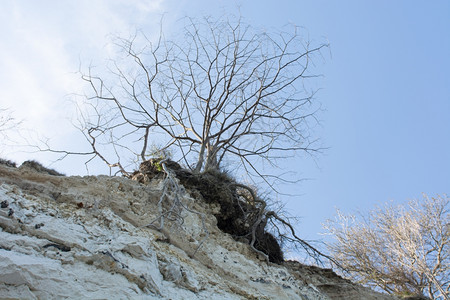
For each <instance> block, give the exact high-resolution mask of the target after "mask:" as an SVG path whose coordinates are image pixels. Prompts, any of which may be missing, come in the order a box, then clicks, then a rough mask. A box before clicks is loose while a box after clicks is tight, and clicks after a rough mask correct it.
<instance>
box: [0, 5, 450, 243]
mask: <svg viewBox="0 0 450 300" xmlns="http://www.w3.org/2000/svg"><path fill="white" fill-rule="evenodd" d="M239 11H240V14H241V15H242V16H243V17H244V18H245V20H246V22H248V23H250V24H252V25H254V26H257V27H266V28H268V29H270V28H281V26H283V25H286V24H288V23H295V24H296V25H299V26H303V27H304V28H305V29H306V30H307V32H308V33H309V37H306V38H307V39H308V38H309V39H310V40H313V41H317V42H319V43H320V42H329V43H330V45H331V46H330V51H326V52H324V53H323V54H324V55H323V58H322V59H320V60H318V61H316V70H317V72H318V73H320V74H323V77H322V78H320V80H319V81H317V86H318V87H320V88H321V90H320V91H319V93H318V94H317V100H318V101H320V102H321V103H322V106H323V108H324V109H325V111H324V112H322V113H320V114H319V118H320V119H321V127H320V128H317V129H316V130H317V131H316V134H317V136H319V137H320V138H321V139H322V144H323V145H325V146H327V147H329V149H328V150H326V151H325V152H324V154H323V155H320V156H318V157H317V158H316V160H315V161H312V160H311V159H308V158H307V157H305V158H299V159H296V160H294V161H291V162H290V165H294V166H295V168H296V169H297V170H299V171H300V176H301V177H303V178H309V179H310V180H307V181H303V182H302V183H300V184H296V185H295V186H291V187H289V188H287V191H288V192H289V193H294V194H298V195H299V196H297V197H291V198H287V199H283V198H282V199H281V200H282V201H285V202H287V206H286V208H287V209H288V210H289V212H290V213H291V214H292V215H297V216H299V217H301V223H300V224H299V225H298V227H297V229H298V230H299V232H300V236H302V237H305V238H307V239H320V238H321V237H320V236H319V235H317V233H318V232H321V231H322V229H321V223H322V222H324V221H325V220H326V219H327V218H332V217H333V215H334V212H335V208H340V209H341V210H343V211H344V212H354V211H355V210H356V209H360V210H362V211H367V210H368V209H371V208H373V207H374V205H376V204H380V203H383V202H386V201H390V200H393V201H395V202H398V203H402V202H405V201H407V200H408V199H412V198H419V197H421V193H427V194H429V195H435V194H450V191H449V189H450V75H449V74H448V72H449V70H450V1H446V0H445V1H438V0H435V1H415V0H413V1H411V0H408V1H406V0H398V1H387V0H378V1H359V0H358V1H356V0H355V1H347V0H340V1H331V0H330V1H321V0H311V1H302V0H295V1H294V0H290V1H288V0H277V1H264V0H258V1H253V0H251V1H222V0H219V1H203V0H201V1H196V0H190V1H187V0H178V1H175V0H157V1H152V0H147V1H145V0H97V1H92V0H77V1H66V0H59V1H47V0H40V1H32V0H28V1H27V0H23V1H13V0H2V1H1V2H0V38H1V42H0V108H1V107H9V108H11V109H12V111H14V114H15V116H16V117H17V118H18V119H23V120H24V123H23V126H24V127H26V128H32V129H33V130H35V131H36V132H38V133H41V134H42V133H45V135H46V136H48V137H50V138H52V142H53V143H54V145H56V146H67V145H73V144H74V143H81V141H80V139H78V138H76V137H75V136H76V135H77V131H76V130H75V129H74V128H72V125H71V124H70V121H69V119H70V117H71V116H73V114H74V111H73V109H72V108H71V106H70V103H69V102H68V98H70V97H68V95H70V94H71V93H77V92H79V91H80V89H81V81H80V79H79V77H78V76H77V75H76V74H74V72H75V71H77V70H78V66H79V63H80V62H81V63H82V64H89V63H91V62H92V63H93V64H102V63H104V60H105V59H107V58H108V57H110V56H111V55H113V53H112V50H111V47H110V46H109V45H108V41H109V38H108V35H109V34H111V33H112V34H119V35H128V34H129V33H130V32H133V31H134V29H135V28H141V29H144V30H147V31H148V32H151V31H152V30H155V28H156V27H155V26H156V25H157V22H158V21H159V19H160V16H161V15H162V14H163V13H164V14H165V17H164V19H165V27H166V30H168V31H170V30H171V28H173V27H175V26H173V27H172V25H173V24H176V22H177V20H179V19H180V18H181V17H183V16H186V15H188V16H202V15H205V14H206V15H213V16H217V15H220V14H224V13H234V14H238V13H239ZM0 151H1V154H2V156H4V157H6V158H8V159H11V160H16V161H17V162H21V161H23V160H24V159H27V158H30V157H31V158H35V159H37V160H39V161H41V162H43V163H44V164H50V161H51V157H49V156H48V155H43V154H39V153H38V154H29V153H21V152H18V149H17V148H15V149H11V148H8V147H2V148H1V149H0ZM81 159H82V158H79V159H70V160H67V161H66V162H61V163H57V164H55V165H53V166H52V167H54V168H56V169H58V170H59V171H61V172H65V173H67V174H83V172H84V166H83V164H82V160H81Z"/></svg>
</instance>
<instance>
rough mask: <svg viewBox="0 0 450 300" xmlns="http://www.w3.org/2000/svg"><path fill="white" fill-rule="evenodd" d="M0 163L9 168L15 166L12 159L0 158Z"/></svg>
mask: <svg viewBox="0 0 450 300" xmlns="http://www.w3.org/2000/svg"><path fill="white" fill-rule="evenodd" d="M0 164H1V165H5V166H7V167H10V168H17V165H16V163H15V162H13V161H10V160H8V159H3V158H0Z"/></svg>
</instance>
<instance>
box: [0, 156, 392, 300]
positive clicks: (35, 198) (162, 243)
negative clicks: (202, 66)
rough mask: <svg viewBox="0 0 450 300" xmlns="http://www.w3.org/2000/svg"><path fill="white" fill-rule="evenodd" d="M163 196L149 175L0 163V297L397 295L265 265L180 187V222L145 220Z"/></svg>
mask: <svg viewBox="0 0 450 300" xmlns="http://www.w3.org/2000/svg"><path fill="white" fill-rule="evenodd" d="M162 193H163V185H162V181H161V180H157V179H155V180H152V181H151V182H149V183H147V184H141V183H138V182H137V181H133V180H130V179H127V178H121V177H109V176H86V177H77V176H72V177H65V176H58V174H56V175H51V174H48V173H46V172H42V171H39V170H35V169H33V168H27V167H21V168H15V167H13V166H7V165H2V164H0V203H1V208H0V298H2V299H3V298H19V299H56V298H58V299H59V298H69V299H81V298H85V299H92V298H96V299H99V298H102V299H104V298H107V299H113V298H114V299H128V298H132V299H396V298H394V297H391V296H388V295H384V294H380V293H376V292H374V291H372V290H370V289H368V288H365V287H362V286H359V285H356V284H353V283H351V282H350V281H348V280H345V279H343V278H341V277H339V276H337V275H336V274H335V273H334V272H332V271H331V270H328V269H320V268H317V267H312V266H305V265H302V264H300V263H298V262H284V263H282V264H281V265H279V264H273V263H268V262H266V261H265V260H264V259H263V258H262V257H258V254H257V253H255V252H254V251H252V249H251V248H250V246H249V245H248V244H245V243H240V242H237V241H235V240H234V239H233V238H232V237H231V236H230V235H228V234H225V233H223V232H222V231H220V230H219V229H218V228H217V220H216V218H215V217H214V213H217V210H218V207H217V206H214V205H211V204H207V203H205V201H200V200H199V199H195V198H193V197H191V196H190V194H189V193H188V192H186V191H183V196H182V198H181V202H182V204H183V205H184V206H185V207H186V208H188V209H184V210H180V211H179V212H180V213H181V214H183V215H182V218H181V219H180V218H170V216H167V217H166V218H165V224H164V227H163V228H162V229H161V230H158V228H155V226H149V224H153V223H154V221H155V219H157V218H158V217H160V206H158V202H159V200H160V199H161V195H162ZM172 212H176V210H172ZM172 219H173V221H171V220H172ZM179 220H182V222H179Z"/></svg>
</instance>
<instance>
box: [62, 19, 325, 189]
mask: <svg viewBox="0 0 450 300" xmlns="http://www.w3.org/2000/svg"><path fill="white" fill-rule="evenodd" d="M115 45H117V46H119V48H120V49H121V51H122V52H121V53H122V54H124V56H123V57H122V58H118V59H115V60H114V61H112V62H111V66H110V67H109V71H110V72H109V73H108V74H105V75H104V76H97V75H95V74H94V71H95V70H94V68H91V67H90V68H89V70H88V71H87V72H84V73H82V78H83V79H84V80H85V81H86V82H87V83H88V84H89V86H90V90H91V92H90V93H89V94H88V95H87V96H86V104H87V106H85V107H90V110H83V109H82V110H81V111H82V114H81V115H80V118H81V122H80V124H81V127H80V129H81V130H82V131H83V133H84V135H85V137H86V139H87V140H88V141H89V143H90V145H91V146H92V151H88V152H84V153H78V154H87V155H92V157H96V156H99V157H100V158H101V159H103V160H104V161H105V162H106V163H107V164H108V165H109V166H111V167H119V168H120V170H121V171H122V172H125V169H126V168H125V166H124V160H125V159H124V158H125V157H128V160H129V161H130V160H133V159H135V160H140V161H144V160H146V159H148V156H149V151H148V150H149V147H150V146H151V144H152V143H153V144H155V143H156V144H158V145H160V147H161V149H162V150H163V151H164V150H165V149H168V148H172V149H173V148H175V149H177V153H176V154H177V155H178V156H176V157H175V158H176V159H178V160H184V163H185V164H186V165H187V166H189V167H190V168H191V169H192V170H193V171H195V172H202V171H205V170H208V169H219V167H220V166H221V164H222V163H223V161H224V160H228V161H236V159H237V161H239V162H240V165H241V166H243V167H244V168H245V171H246V172H247V173H251V174H253V175H256V176H261V177H262V178H264V180H266V182H268V181H267V179H268V178H269V177H270V176H271V175H270V174H265V173H264V172H263V171H262V169H261V168H260V163H261V162H265V163H268V164H269V165H270V166H271V169H273V167H274V166H276V160H277V159H280V158H287V157H291V156H292V155H295V154H297V153H299V152H307V153H313V152H315V151H318V150H319V148H318V147H317V145H316V144H315V140H313V139H312V138H311V137H310V136H309V133H310V128H309V127H308V124H309V121H313V120H314V121H315V112H316V111H317V110H318V109H319V106H318V105H317V104H316V103H315V102H314V101H312V100H313V97H314V93H315V92H314V91H308V90H307V89H306V88H305V86H304V83H305V80H307V79H309V78H312V77H316V76H315V75H313V74H311V73H310V71H309V69H310V66H311V57H312V56H313V55H317V54H319V53H320V50H321V49H322V48H324V47H326V46H327V45H326V44H321V45H318V46H311V45H310V43H309V42H305V41H304V40H303V39H302V38H301V36H300V35H299V33H298V28H297V27H295V26H293V27H292V31H291V32H278V33H276V34H271V33H268V32H264V31H261V32H257V31H255V30H253V28H251V27H250V26H247V25H245V24H244V23H243V22H242V21H241V20H240V19H237V20H231V21H230V20H225V21H223V20H219V21H214V20H211V19H209V18H205V19H203V20H194V19H187V25H185V27H184V29H183V32H182V35H181V37H179V38H178V39H174V40H166V39H165V37H164V35H163V33H162V31H161V32H160V35H159V38H157V39H154V40H150V39H149V38H147V37H146V36H145V35H144V34H142V33H138V34H136V35H135V36H133V37H132V38H129V39H122V38H118V39H116V40H115ZM102 147H110V148H111V149H113V150H114V151H109V152H108V151H105V152H102V151H100V148H102ZM124 151H127V152H128V154H131V155H128V156H127V155H126V154H124ZM105 153H113V154H114V155H113V156H108V155H107V154H105ZM65 154H67V153H65ZM274 178H277V177H276V176H273V178H272V179H274Z"/></svg>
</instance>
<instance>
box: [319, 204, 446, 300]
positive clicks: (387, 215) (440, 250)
mask: <svg viewBox="0 0 450 300" xmlns="http://www.w3.org/2000/svg"><path fill="white" fill-rule="evenodd" d="M449 201H450V199H449V198H448V197H447V196H442V197H441V196H436V197H434V198H429V197H427V196H424V199H423V200H421V201H419V200H414V201H411V202H409V203H408V205H405V206H393V205H386V206H385V207H384V208H377V209H375V210H373V211H371V212H370V213H369V215H368V216H367V217H364V216H361V220H358V219H357V218H356V217H355V216H345V215H343V214H341V213H339V214H338V216H337V219H336V220H329V221H328V222H327V224H325V228H326V229H327V230H328V232H329V233H331V234H332V235H333V236H334V237H335V240H336V241H335V242H334V243H330V244H328V246H329V250H330V252H331V256H332V257H333V258H334V259H335V261H338V262H339V263H340V264H341V267H342V270H343V271H344V274H346V275H348V276H350V277H351V278H352V279H354V280H356V281H357V282H359V283H362V284H366V285H369V286H372V287H378V288H381V289H383V290H384V291H386V292H388V293H395V294H399V295H401V294H419V295H421V294H423V295H426V296H428V297H430V298H431V299H449V297H450V291H449V290H450V249H449V247H450V214H449Z"/></svg>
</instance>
